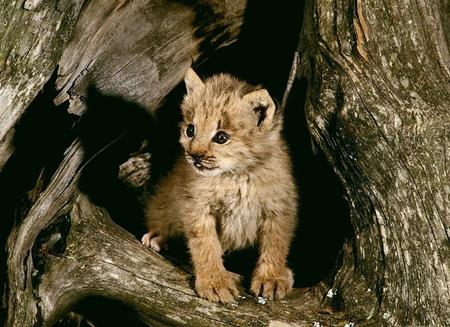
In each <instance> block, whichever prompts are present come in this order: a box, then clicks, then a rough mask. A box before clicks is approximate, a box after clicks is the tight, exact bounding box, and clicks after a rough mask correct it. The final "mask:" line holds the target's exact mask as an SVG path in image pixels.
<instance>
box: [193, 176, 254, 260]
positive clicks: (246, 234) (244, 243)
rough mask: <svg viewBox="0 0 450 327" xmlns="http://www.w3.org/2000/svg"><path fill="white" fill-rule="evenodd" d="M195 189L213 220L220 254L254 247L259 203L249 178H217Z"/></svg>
mask: <svg viewBox="0 0 450 327" xmlns="http://www.w3.org/2000/svg"><path fill="white" fill-rule="evenodd" d="M200 184H202V185H198V186H197V187H198V190H201V192H202V193H201V194H202V196H203V197H204V198H205V200H206V201H205V202H207V206H208V207H209V210H210V213H211V214H212V215H213V216H214V218H215V222H216V230H217V234H218V237H219V240H220V242H221V244H222V248H223V250H224V251H227V250H236V249H240V248H244V247H248V246H251V245H253V244H255V242H256V240H257V235H258V227H259V225H260V222H261V220H262V215H263V203H262V199H261V196H260V194H259V192H258V185H257V183H256V182H255V180H253V179H252V178H251V177H250V176H248V175H242V176H228V177H225V176H220V177H218V178H214V179H208V180H204V181H203V183H200Z"/></svg>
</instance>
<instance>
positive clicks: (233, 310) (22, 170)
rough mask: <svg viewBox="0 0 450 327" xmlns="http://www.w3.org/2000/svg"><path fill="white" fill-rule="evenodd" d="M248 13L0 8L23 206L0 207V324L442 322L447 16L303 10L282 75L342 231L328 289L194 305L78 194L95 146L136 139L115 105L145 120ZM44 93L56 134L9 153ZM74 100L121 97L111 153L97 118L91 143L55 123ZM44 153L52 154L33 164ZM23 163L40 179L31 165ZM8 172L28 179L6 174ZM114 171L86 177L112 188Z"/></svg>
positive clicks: (110, 3) (429, 7)
mask: <svg viewBox="0 0 450 327" xmlns="http://www.w3.org/2000/svg"><path fill="white" fill-rule="evenodd" d="M251 4H252V2H251V1H249V2H248V3H246V2H245V1H243V0H242V1H241V0H239V1H231V0H225V1H222V0H198V1H182V0H171V1H163V0H134V1H129V0H96V1H89V0H85V1H84V0H79V1H65V0H64V1H61V0H59V1H56V0H49V1H39V0H27V1H1V0H0V14H1V15H0V17H1V18H2V19H1V20H2V22H3V27H2V29H3V31H2V33H0V35H1V36H0V86H1V88H0V139H1V143H0V169H2V172H1V173H0V182H1V183H0V184H2V185H4V187H5V188H8V191H11V189H14V190H15V188H16V187H17V189H18V191H17V194H19V195H20V196H19V195H17V194H16V193H14V192H16V191H14V192H12V193H14V194H15V195H14V196H16V195H17V197H18V198H19V199H22V198H25V200H26V201H16V202H11V201H9V199H11V198H13V197H14V196H13V195H11V194H9V195H8V196H5V197H4V198H3V199H2V200H3V201H4V202H5V203H4V205H2V211H4V213H5V216H6V217H7V220H8V221H10V222H11V223H10V226H6V228H4V229H3V228H2V230H7V231H8V233H9V237H8V240H7V241H6V240H5V239H4V238H6V237H7V236H6V235H1V241H2V245H4V244H5V243H6V245H7V249H8V258H7V265H6V267H7V269H6V270H7V272H6V273H4V276H2V277H6V278H5V280H6V283H5V285H4V289H2V293H3V301H2V302H3V305H2V307H4V308H6V309H5V310H4V311H5V314H6V320H5V321H6V324H7V325H8V326H50V325H53V324H55V323H57V322H58V321H59V320H60V319H61V318H62V317H64V316H65V315H66V314H67V313H68V312H70V310H71V309H72V308H73V307H74V306H75V305H76V304H77V303H79V301H81V300H82V299H84V298H86V297H89V296H101V297H105V298H109V299H114V300H117V301H119V302H121V303H124V304H125V305H126V306H128V307H130V308H132V309H133V310H134V311H136V312H137V313H138V314H139V317H140V319H142V321H143V322H144V323H146V324H148V325H151V326H165V325H188V326H211V325H214V326H215V325H219V326H221V325H226V326H267V325H268V326H304V325H315V326H316V325H317V324H322V325H324V326H327V325H330V326H338V325H341V326H343V325H344V324H350V323H351V322H356V323H357V324H365V323H367V324H373V323H375V324H378V323H385V324H388V325H436V326H439V325H446V324H448V321H450V307H449V306H448V303H450V242H449V235H450V221H449V219H450V187H449V171H448V162H450V158H449V153H450V139H449V137H450V119H449V118H450V117H449V116H450V113H449V108H450V86H449V83H448V81H449V77H450V76H449V75H450V73H449V72H450V63H449V58H450V56H449V53H448V46H447V41H448V40H446V39H445V35H446V34H445V32H446V31H448V30H449V26H448V24H447V25H446V26H443V24H444V23H445V22H446V21H448V18H449V17H448V8H447V9H446V10H447V11H446V10H444V9H445V8H444V5H445V4H444V3H443V2H439V1H438V0H431V1H428V2H425V1H423V0H418V1H416V2H415V3H410V2H409V1H404V2H402V3H395V4H388V3H383V4H381V3H377V2H362V1H360V0H355V1H347V0H345V1H343V2H341V3H336V2H334V1H329V0H324V1H310V2H307V5H306V9H305V18H304V23H303V30H302V33H301V36H300V39H301V40H300V45H299V54H300V63H301V66H300V67H301V69H300V71H299V77H300V75H301V76H305V77H307V78H308V79H309V87H308V93H307V98H306V105H305V108H306V116H307V121H308V127H309V131H310V133H311V134H312V136H313V138H314V140H315V141H316V142H317V143H318V144H319V146H320V147H321V149H322V150H323V151H324V153H325V154H326V155H327V158H328V160H329V161H330V162H331V164H332V166H333V168H334V170H335V172H336V174H337V175H338V176H339V177H340V179H341V181H342V184H343V185H344V188H345V191H346V198H347V199H348V202H349V204H350V218H351V223H352V226H353V235H351V236H350V237H349V239H348V240H347V242H346V244H345V246H344V248H343V258H342V265H341V266H339V267H337V268H340V269H338V270H337V273H336V275H335V276H332V278H331V279H332V285H330V287H325V286H324V285H325V284H324V283H319V285H317V286H316V287H313V288H311V289H309V290H299V289H296V290H294V292H293V293H292V295H290V296H289V297H288V298H287V299H286V300H283V301H274V302H268V303H266V304H259V303H258V302H257V300H256V299H254V298H252V297H251V296H250V295H248V294H245V292H244V290H242V293H243V294H245V298H243V299H241V300H240V301H238V303H236V304H235V305H220V304H214V303H210V302H207V301H205V300H202V299H200V298H198V297H197V296H196V295H195V292H194V290H193V285H192V284H193V283H192V278H193V277H192V275H191V274H190V272H189V271H186V270H184V269H182V268H180V267H177V266H175V265H174V264H173V263H172V262H170V261H168V260H167V259H165V258H163V257H162V256H160V255H159V254H156V253H154V252H152V251H150V250H148V249H146V248H144V247H143V246H141V245H140V244H139V242H138V241H137V240H136V239H135V238H134V237H133V236H132V235H131V234H130V233H129V232H128V231H126V230H125V229H123V228H121V227H119V226H117V224H116V223H114V222H113V220H111V219H110V215H112V216H114V215H113V214H112V213H111V212H107V211H106V209H104V208H101V207H100V206H99V205H98V204H96V202H95V201H94V200H93V198H94V194H89V197H88V196H86V195H85V194H83V193H82V192H81V191H80V188H82V186H81V183H79V182H80V179H81V178H82V175H83V173H85V171H86V168H88V167H89V165H91V164H92V163H93V161H95V158H96V157H97V156H101V155H102V152H103V150H104V149H105V148H102V146H106V148H107V147H109V146H110V145H111V144H114V143H120V141H121V140H123V136H124V135H126V134H127V133H128V134H132V133H133V129H141V128H142V126H141V125H142V124H143V122H142V121H139V120H140V118H139V117H141V116H138V118H137V119H136V121H137V123H136V125H133V124H131V123H130V122H132V121H133V120H131V119H130V120H128V118H127V117H128V116H131V115H133V113H132V110H130V111H129V112H127V110H128V109H130V108H131V107H130V103H133V104H137V105H138V106H140V107H144V108H146V110H147V111H148V112H150V113H154V112H155V110H156V109H157V108H159V107H160V106H161V104H162V102H163V101H164V100H166V99H167V98H166V97H167V95H168V94H169V92H171V91H172V90H173V89H174V88H175V87H176V85H177V84H178V83H179V82H180V80H181V79H182V77H183V75H184V72H185V71H186V69H187V68H188V67H189V66H190V65H191V64H192V60H195V61H196V62H201V61H207V60H208V59H209V56H210V55H211V53H212V52H214V51H215V50H217V49H219V48H221V47H225V46H227V45H229V44H231V43H233V42H235V41H236V40H237V39H238V37H239V35H240V33H241V25H242V24H243V22H244V17H245V16H246V14H247V13H246V11H247V10H248V7H249V6H250V5H251ZM247 5H248V6H247ZM253 6H256V5H253ZM280 6H282V4H281V3H280ZM267 23H269V22H267ZM299 24H300V17H299ZM259 37H260V38H259V39H258V40H260V39H261V36H259ZM279 37H282V36H279ZM264 39H265V38H264ZM270 46H271V45H270V44H267V45H266V47H267V51H269V50H273V49H269V48H270ZM275 50H276V49H275ZM255 55H256V56H257V55H258V54H257V53H256V54H255ZM292 57H294V54H292ZM57 67H58V68H57ZM56 69H57V73H54V75H53V77H54V78H53V79H51V76H52V72H55V71H56ZM261 69H262V68H261ZM46 82H47V85H48V86H49V87H50V88H53V86H56V89H57V92H56V93H54V92H47V91H44V95H45V96H47V97H49V99H48V100H50V102H51V103H50V106H52V108H53V109H55V112H59V114H61V115H63V116H64V117H63V118H61V121H62V122H64V123H61V124H60V125H61V126H59V125H58V124H52V123H51V122H48V121H47V119H46V117H47V116H44V117H41V118H40V120H39V122H40V123H42V125H43V126H40V128H41V130H39V131H40V133H45V131H44V129H47V128H48V129H52V130H53V131H54V134H50V136H49V137H48V138H47V139H46V138H43V139H40V138H38V142H40V143H38V144H37V145H36V147H37V148H38V149H37V150H34V151H35V152H32V154H33V155H29V153H28V152H29V151H30V150H32V149H31V147H32V146H29V147H26V148H25V149H24V148H22V147H21V144H22V143H21V142H22V141H21V139H20V138H19V134H21V135H25V138H26V139H33V138H36V136H35V134H34V130H33V129H29V126H30V124H29V122H28V123H27V121H29V120H33V119H34V118H26V117H25V116H26V114H28V112H31V111H33V110H34V108H38V107H41V106H48V105H49V104H48V103H47V104H43V103H42V102H40V100H42V98H41V96H39V95H38V92H39V90H41V89H42V88H43V87H44V84H45V83H46ZM90 85H95V86H96V89H97V90H98V91H99V92H100V93H101V94H106V95H113V96H114V97H115V98H118V99H121V101H122V102H120V105H119V107H123V108H122V109H124V110H125V112H126V115H124V116H122V117H121V118H123V117H126V119H123V120H120V119H119V120H118V122H116V123H118V124H119V125H121V124H123V126H121V127H122V129H121V134H120V133H119V134H116V135H115V137H117V138H111V139H108V138H105V128H106V127H107V125H108V123H110V122H111V121H110V120H107V119H105V120H101V119H100V120H99V121H98V122H96V124H95V126H94V128H93V130H92V131H91V134H89V133H88V134H79V135H80V137H79V138H77V137H72V136H71V133H72V132H71V130H70V126H71V124H75V125H76V126H78V125H82V123H83V119H85V120H86V116H88V115H89V114H91V110H90V108H89V101H90V100H89V98H88V101H86V96H87V95H88V89H89V86H90ZM89 94H91V93H89ZM33 99H34V101H33ZM285 102H286V101H285V99H283V103H285ZM287 102H289V99H288V101H287ZM113 109H114V108H112V107H110V106H109V105H108V106H106V110H107V111H108V110H109V112H110V113H111V115H112V111H113ZM298 109H300V108H298ZM65 110H67V111H68V112H69V113H70V114H71V115H66V114H65ZM105 116H107V115H105ZM32 117H35V116H32ZM52 117H53V116H52ZM80 117H81V118H80ZM101 118H102V117H101ZM80 122H81V123H80ZM66 126H68V127H66ZM124 126H125V127H124ZM22 138H24V137H23V136H22ZM59 138H61V139H64V142H63V141H61V144H60V145H59V148H58V149H56V150H55V149H54V148H52V147H49V148H48V144H47V142H49V141H50V140H51V139H59ZM68 140H70V142H69V141H68ZM86 140H88V141H92V142H93V143H94V144H100V146H97V145H96V146H95V147H93V148H89V147H88V145H89V143H88V142H86ZM103 141H104V142H103ZM133 142H134V143H136V140H133ZM150 142H153V143H158V142H159V143H163V142H164V139H158V138H157V137H154V138H153V139H151V140H150ZM66 143H67V144H66ZM134 143H133V144H134ZM65 147H67V149H65ZM63 148H64V149H63ZM62 149H63V150H64V154H62V153H60V152H62V151H63V150H62ZM127 149H128V148H127ZM44 150H45V151H44ZM40 152H43V154H42V153H40ZM24 153H25V154H24ZM35 153H40V154H39V155H40V156H41V157H44V158H45V157H46V156H49V157H52V160H51V164H48V161H44V160H43V159H42V160H39V161H38V163H33V161H34V160H35V156H34V154H35ZM18 157H20V158H22V162H25V163H29V164H30V167H32V168H30V167H28V166H27V167H20V166H17V165H16V164H15V163H16V162H17V160H18V159H17V158H18ZM122 157H123V154H122ZM122 157H121V158H120V159H117V158H115V159H114V160H115V164H113V165H112V166H114V167H112V168H111V167H100V169H104V170H108V172H109V171H111V172H113V173H117V171H118V170H119V163H120V162H121V161H123V159H124V158H122ZM133 160H134V161H128V162H127V164H125V165H122V166H121V170H120V174H121V175H122V178H124V179H125V181H126V182H128V183H131V185H132V187H133V188H134V189H135V190H138V191H137V193H139V195H140V196H141V195H143V193H145V192H144V191H143V180H146V179H148V176H147V175H148V174H149V172H148V169H149V167H148V156H145V155H144V156H135V157H133ZM44 162H45V164H44ZM153 168H154V167H152V169H153ZM22 175H23V176H24V177H22V178H19V176H22ZM143 175H144V176H143ZM23 180H25V181H23ZM5 181H6V182H5ZM95 182H98V180H96V181H95ZM17 185H19V186H17ZM300 186H301V185H300ZM104 187H105V188H106V189H107V187H108V186H107V185H105V186H104ZM10 193H11V192H10ZM24 202H25V203H24ZM5 208H8V209H5ZM4 265H5V263H2V266H4ZM330 306H331V308H330ZM330 309H331V310H330ZM327 313H332V314H327ZM1 321H3V318H2V319H1Z"/></svg>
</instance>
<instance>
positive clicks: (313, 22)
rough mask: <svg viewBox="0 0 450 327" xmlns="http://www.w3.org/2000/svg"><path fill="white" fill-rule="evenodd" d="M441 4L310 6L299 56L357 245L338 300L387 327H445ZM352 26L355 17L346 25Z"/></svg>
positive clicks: (318, 132) (447, 93) (448, 119)
mask: <svg viewBox="0 0 450 327" xmlns="http://www.w3.org/2000/svg"><path fill="white" fill-rule="evenodd" d="M442 11H443V8H442V3H440V2H439V1H416V2H410V1H406V0H405V1H401V2H395V3H387V2H386V3H384V4H383V5H381V4H380V3H378V2H373V1H360V0H357V1H343V2H339V3H337V2H335V1H315V2H312V3H311V4H310V6H309V8H308V13H307V14H306V17H308V22H307V23H306V24H305V27H304V34H303V40H302V42H303V43H302V49H301V50H302V51H301V52H302V54H303V56H304V57H303V60H302V62H303V63H304V64H306V63H311V66H310V67H306V66H304V69H305V70H304V71H305V74H306V75H308V76H309V78H310V88H309V91H308V97H307V105H306V114H307V117H308V122H309V128H310V131H311V133H312V135H313V136H314V138H315V139H316V140H317V142H318V143H319V144H320V146H321V147H322V148H323V149H324V150H325V152H326V153H327V155H328V158H329V159H330V161H331V162H332V163H333V166H334V168H335V171H336V173H337V174H338V175H339V176H340V177H341V180H342V182H343V184H344V186H345V189H346V192H347V197H348V199H349V201H350V205H351V218H352V225H353V227H354V233H355V238H354V239H353V240H351V242H352V246H351V247H348V249H349V250H350V249H351V248H353V251H347V254H346V259H345V260H344V266H343V268H342V269H341V271H340V273H339V274H338V276H337V278H336V280H335V285H334V289H333V292H336V293H338V294H339V295H340V296H341V297H342V298H343V300H344V303H345V308H346V310H347V311H348V312H349V313H350V314H353V315H355V316H360V317H366V318H367V319H370V318H374V319H375V318H377V319H381V320H382V321H384V322H385V323H387V324H388V325H392V326H394V325H432V326H443V325H446V324H448V322H449V321H450V307H449V306H448V303H450V241H449V240H450V188H449V180H450V176H449V168H448V167H449V166H448V163H449V159H450V156H449V153H450V109H449V108H450V84H449V83H448V81H449V78H450V73H449V72H450V62H449V60H450V56H449V51H448V44H447V43H446V41H445V37H444V34H443V33H444V31H445V29H444V27H443V26H442V24H445V21H442V20H441V17H442V16H441V13H442ZM349 17H350V18H351V19H350V18H349Z"/></svg>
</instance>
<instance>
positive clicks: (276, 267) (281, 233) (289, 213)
mask: <svg viewBox="0 0 450 327" xmlns="http://www.w3.org/2000/svg"><path fill="white" fill-rule="evenodd" d="M284 213H285V215H283V216H281V217H279V216H275V215H266V217H265V218H264V221H263V222H262V224H261V226H260V230H259V259H258V262H257V265H256V269H255V271H254V273H253V279H252V283H251V291H252V292H253V293H254V294H255V295H256V296H259V295H262V296H263V297H264V298H266V299H269V300H272V299H281V298H283V297H284V296H285V295H286V294H287V293H289V292H290V291H291V290H292V286H293V284H294V276H293V273H292V271H291V270H290V269H289V268H288V267H287V262H286V261H287V255H288V252H289V246H290V243H291V240H292V237H293V231H294V228H295V220H296V210H285V212H284Z"/></svg>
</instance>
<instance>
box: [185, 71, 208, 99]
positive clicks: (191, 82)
mask: <svg viewBox="0 0 450 327" xmlns="http://www.w3.org/2000/svg"><path fill="white" fill-rule="evenodd" d="M184 83H185V84H186V90H187V94H188V95H189V94H192V92H194V91H195V90H197V89H200V88H203V86H204V85H205V83H203V81H202V79H201V78H200V77H199V76H198V75H197V73H196V72H195V71H194V70H193V69H192V68H191V67H189V69H188V70H187V72H186V74H185V75H184Z"/></svg>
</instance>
